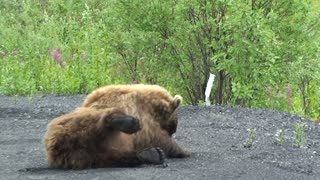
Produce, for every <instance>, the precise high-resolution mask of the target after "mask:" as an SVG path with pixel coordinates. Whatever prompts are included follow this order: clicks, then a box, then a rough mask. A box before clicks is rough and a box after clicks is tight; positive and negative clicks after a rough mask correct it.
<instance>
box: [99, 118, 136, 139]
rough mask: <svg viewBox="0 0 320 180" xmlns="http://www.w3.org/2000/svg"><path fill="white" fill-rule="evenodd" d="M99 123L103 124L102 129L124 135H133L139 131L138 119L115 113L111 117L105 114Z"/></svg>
mask: <svg viewBox="0 0 320 180" xmlns="http://www.w3.org/2000/svg"><path fill="white" fill-rule="evenodd" d="M101 121H102V123H103V124H104V125H103V126H102V127H107V128H110V129H113V130H117V131H121V132H124V133H126V134H133V133H136V132H138V131H139V130H140V129H141V126H140V122H139V120H138V119H136V118H134V117H132V116H128V115H124V114H117V113H115V114H113V115H112V116H111V117H110V116H109V115H108V114H106V115H104V116H102V118H101Z"/></svg>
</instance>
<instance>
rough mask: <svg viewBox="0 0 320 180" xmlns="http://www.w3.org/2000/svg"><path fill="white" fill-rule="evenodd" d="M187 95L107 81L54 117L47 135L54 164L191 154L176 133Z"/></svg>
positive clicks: (105, 163)
mask: <svg viewBox="0 0 320 180" xmlns="http://www.w3.org/2000/svg"><path fill="white" fill-rule="evenodd" d="M181 101H182V99H181V97H180V96H175V97H172V96H171V95H170V94H169V93H168V92H167V91H166V90H165V89H164V88H161V87H160V86H155V85H118V86H116V85H113V86H106V87H102V88H100V89H98V90H96V91H94V92H92V93H91V94H90V95H88V97H87V98H86V100H85V102H84V104H83V107H80V108H78V109H76V110H75V111H74V112H71V113H69V114H66V115H63V116H61V117H58V118H56V119H54V120H53V121H52V122H51V123H50V124H49V125H48V129H47V133H46V135H45V146H46V150H47V155H48V161H49V164H50V166H51V167H59V168H89V167H110V166H137V165H140V164H143V163H152V164H161V163H163V161H164V153H165V154H166V155H167V157H178V158H182V157H188V156H190V153H189V152H187V151H185V150H183V149H182V148H180V147H179V146H178V145H177V143H176V142H175V141H174V140H173V139H172V138H171V136H172V134H173V133H174V132H175V131H176V126H177V115H176V110H177V108H178V107H179V105H180V103H181Z"/></svg>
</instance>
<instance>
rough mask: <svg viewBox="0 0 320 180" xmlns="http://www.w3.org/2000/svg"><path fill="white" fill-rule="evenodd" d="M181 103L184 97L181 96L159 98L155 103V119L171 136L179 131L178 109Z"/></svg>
mask: <svg viewBox="0 0 320 180" xmlns="http://www.w3.org/2000/svg"><path fill="white" fill-rule="evenodd" d="M181 103H182V97H181V96H180V95H176V96H174V97H172V96H169V97H168V98H163V97H162V98H161V97H159V98H155V101H153V111H154V118H155V120H156V121H157V122H159V124H160V126H161V128H162V129H164V130H165V131H167V132H168V134H169V135H170V136H172V134H174V133H175V132H176V130H177V125H178V116H177V109H178V107H179V106H180V104H181Z"/></svg>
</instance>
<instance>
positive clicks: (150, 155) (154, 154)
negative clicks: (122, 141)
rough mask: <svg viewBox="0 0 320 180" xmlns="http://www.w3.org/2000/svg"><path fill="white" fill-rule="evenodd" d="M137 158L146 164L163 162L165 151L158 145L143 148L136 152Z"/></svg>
mask: <svg viewBox="0 0 320 180" xmlns="http://www.w3.org/2000/svg"><path fill="white" fill-rule="evenodd" d="M137 157H138V159H140V161H142V162H143V163H146V164H163V163H164V160H165V153H164V152H163V150H162V149H161V148H159V147H155V148H154V147H153V148H148V149H144V150H142V151H139V152H138V153H137Z"/></svg>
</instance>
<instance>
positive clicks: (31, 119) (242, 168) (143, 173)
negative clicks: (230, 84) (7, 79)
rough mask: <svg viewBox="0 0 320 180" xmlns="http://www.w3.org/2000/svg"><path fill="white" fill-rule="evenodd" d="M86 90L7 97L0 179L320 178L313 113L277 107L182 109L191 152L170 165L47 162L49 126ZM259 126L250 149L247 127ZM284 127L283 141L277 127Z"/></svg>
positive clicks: (0, 116)
mask: <svg viewBox="0 0 320 180" xmlns="http://www.w3.org/2000/svg"><path fill="white" fill-rule="evenodd" d="M83 99H84V96H83V95H78V96H65V97H57V96H45V97H35V98H33V99H29V98H26V97H19V98H12V97H5V96H0V180H7V179H23V180H28V179H78V180H87V179H95V180H98V179H113V180H122V179H166V180H171V179H172V180H180V179H181V180H182V179H183V180H188V179H190V180H191V179H243V180H244V179H279V180H281V179H320V148H319V147H320V129H319V125H318V124H315V123H313V122H311V121H310V120H308V119H303V118H301V117H298V116H295V115H290V114H288V113H282V112H277V111H271V110H262V109H247V108H236V107H222V106H211V107H200V106H199V107H198V106H187V107H181V108H180V109H179V119H180V120H179V125H178V130H177V133H176V134H175V139H176V140H177V141H178V143H179V144H181V146H183V147H185V148H186V149H189V150H190V151H191V152H192V157H191V158H188V159H169V160H167V161H166V164H167V165H168V166H167V167H165V166H149V165H143V166H141V167H137V168H103V169H89V170H54V169H47V167H48V165H47V162H46V157H45V151H44V146H43V143H42V138H43V135H44V133H45V131H46V125H47V124H48V122H49V121H50V120H52V119H53V118H55V117H57V116H59V115H61V114H63V113H67V112H69V111H72V110H73V109H74V108H75V107H77V106H79V105H80V104H81V102H82V101H83ZM302 122H305V123H306V126H305V128H304V130H305V141H304V142H305V145H304V146H302V147H297V146H295V145H294V144H295V143H294V137H295V132H294V125H295V124H297V123H302ZM251 128H255V132H256V138H255V139H254V143H253V145H252V146H251V147H250V148H246V147H244V143H245V142H247V140H248V139H250V138H249V137H250V132H249V131H248V129H251ZM279 129H282V130H283V133H284V136H283V137H284V138H283V143H282V144H280V145H279V144H276V143H275V142H276V136H275V134H276V133H277V131H278V130H279Z"/></svg>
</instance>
